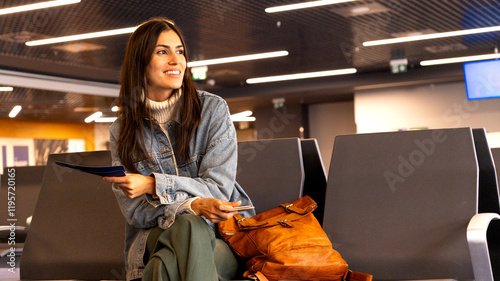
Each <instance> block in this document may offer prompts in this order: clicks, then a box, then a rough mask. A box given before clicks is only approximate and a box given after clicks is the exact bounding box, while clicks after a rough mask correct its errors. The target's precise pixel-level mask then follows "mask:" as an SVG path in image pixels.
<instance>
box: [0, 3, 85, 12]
mask: <svg viewBox="0 0 500 281" xmlns="http://www.w3.org/2000/svg"><path fill="white" fill-rule="evenodd" d="M75 3H80V0H56V1H48V2H40V3H35V4H28V5H23V6H17V7H11V8H5V9H0V15H7V14H14V13H20V12H26V11H33V10H39V9H45V8H52V7H57V6H62V5H68V4H75Z"/></svg>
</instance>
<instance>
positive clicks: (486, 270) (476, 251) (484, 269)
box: [467, 213, 500, 281]
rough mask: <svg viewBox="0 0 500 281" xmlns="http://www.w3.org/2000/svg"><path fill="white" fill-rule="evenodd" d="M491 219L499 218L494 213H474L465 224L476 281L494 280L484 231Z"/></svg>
mask: <svg viewBox="0 0 500 281" xmlns="http://www.w3.org/2000/svg"><path fill="white" fill-rule="evenodd" d="M493 220H500V215H499V214H496V213H481V214H477V215H474V216H473V217H472V219H471V220H470V222H469V225H468V226H467V242H468V244H469V251H470V255H471V261H472V268H473V270H474V278H475V280H476V281H494V279H493V269H492V267H491V260H490V253H489V250H488V241H487V238H486V232H487V231H488V227H489V225H490V223H491V221H493Z"/></svg>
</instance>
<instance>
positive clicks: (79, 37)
mask: <svg viewBox="0 0 500 281" xmlns="http://www.w3.org/2000/svg"><path fill="white" fill-rule="evenodd" d="M136 29H137V26H134V27H126V28H120V29H113V30H105V31H98V32H91V33H84V34H76V35H69V36H63V37H55V38H49V39H42V40H34V41H28V42H26V43H25V44H26V46H40V45H48V44H55V43H61V42H69V41H75V40H83V39H91V38H98V37H105V36H113V35H120V34H127V33H132V32H134V31H135V30H136Z"/></svg>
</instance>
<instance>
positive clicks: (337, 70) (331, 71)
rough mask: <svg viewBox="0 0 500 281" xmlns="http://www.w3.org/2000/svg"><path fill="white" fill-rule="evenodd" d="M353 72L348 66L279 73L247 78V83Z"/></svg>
mask: <svg viewBox="0 0 500 281" xmlns="http://www.w3.org/2000/svg"><path fill="white" fill-rule="evenodd" d="M353 73H356V69H355V68H346V69H336V70H326V71H317V72H305V73H296V74H287V75H278V76H268V77H258V78H250V79H247V83H248V84H257V83H267V82H277V81H287V80H296V79H305V78H316V77H326V76H334V75H344V74H353Z"/></svg>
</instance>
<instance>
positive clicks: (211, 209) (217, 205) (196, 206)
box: [191, 198, 241, 223]
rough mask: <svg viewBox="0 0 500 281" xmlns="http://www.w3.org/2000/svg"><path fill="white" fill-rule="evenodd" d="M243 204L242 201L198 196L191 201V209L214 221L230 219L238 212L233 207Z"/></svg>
mask: <svg viewBox="0 0 500 281" xmlns="http://www.w3.org/2000/svg"><path fill="white" fill-rule="evenodd" d="M239 205H241V201H238V202H227V201H223V200H219V199H215V198H198V199H195V200H193V202H191V209H192V210H193V211H194V212H195V213H196V214H197V215H198V216H204V217H205V218H207V219H208V220H209V221H211V222H213V223H218V222H221V221H225V220H228V219H230V218H232V217H233V216H234V215H235V214H237V213H238V212H236V211H233V212H231V209H232V208H233V207H238V206H239Z"/></svg>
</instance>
